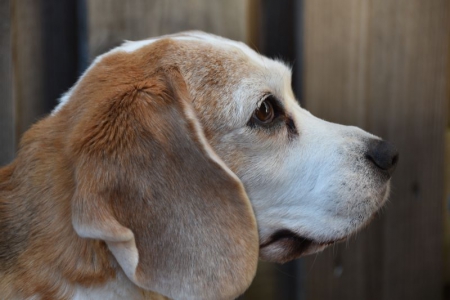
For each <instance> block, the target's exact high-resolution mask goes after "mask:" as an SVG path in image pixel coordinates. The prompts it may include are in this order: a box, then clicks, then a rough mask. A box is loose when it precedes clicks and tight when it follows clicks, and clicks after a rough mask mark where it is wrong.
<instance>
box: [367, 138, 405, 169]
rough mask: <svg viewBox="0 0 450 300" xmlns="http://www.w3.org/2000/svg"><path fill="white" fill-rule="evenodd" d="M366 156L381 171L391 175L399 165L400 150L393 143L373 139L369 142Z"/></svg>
mask: <svg viewBox="0 0 450 300" xmlns="http://www.w3.org/2000/svg"><path fill="white" fill-rule="evenodd" d="M365 157H366V158H367V159H368V160H369V161H370V162H371V163H372V164H373V165H374V166H375V167H376V168H377V169H378V170H380V171H381V172H383V173H384V174H387V175H388V176H391V175H392V173H393V172H394V170H395V167H396V166H397V162H398V151H397V149H396V148H395V146H394V145H392V144H391V143H389V142H387V141H384V140H379V139H371V140H370V141H369V142H368V143H367V150H366V153H365Z"/></svg>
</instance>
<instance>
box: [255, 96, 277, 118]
mask: <svg viewBox="0 0 450 300" xmlns="http://www.w3.org/2000/svg"><path fill="white" fill-rule="evenodd" d="M269 98H270V97H269ZM274 116H275V113H274V109H273V105H272V103H271V102H270V99H266V100H264V101H263V103H261V105H260V106H259V107H258V108H257V109H256V110H255V112H254V113H253V117H254V118H256V119H258V121H260V122H261V123H263V124H267V123H270V122H272V121H273V118H274Z"/></svg>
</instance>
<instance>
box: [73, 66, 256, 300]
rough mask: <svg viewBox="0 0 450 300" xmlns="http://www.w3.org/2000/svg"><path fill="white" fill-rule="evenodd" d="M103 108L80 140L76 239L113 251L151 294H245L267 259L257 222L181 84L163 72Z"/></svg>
mask: <svg viewBox="0 0 450 300" xmlns="http://www.w3.org/2000/svg"><path fill="white" fill-rule="evenodd" d="M102 103H103V104H101V105H100V104H98V105H96V109H95V112H92V113H90V115H86V116H83V118H82V121H81V122H80V123H79V125H78V126H77V127H76V130H75V131H76V132H77V135H76V136H75V137H74V138H73V139H72V147H74V151H76V153H78V158H77V161H76V166H75V168H76V170H75V179H76V190H75V194H74V198H73V203H72V210H73V211H72V218H73V225H74V228H75V230H76V232H77V233H78V234H79V235H80V236H82V237H86V238H93V239H100V240H103V241H105V242H106V244H107V245H108V247H109V249H110V250H111V252H112V253H113V255H114V256H115V258H116V259H117V261H118V263H119V264H120V266H121V267H122V269H123V271H124V272H125V273H126V275H127V276H128V277H129V278H130V279H131V280H132V281H133V282H134V283H135V284H137V285H138V286H140V287H142V288H144V289H148V290H152V291H155V292H158V293H161V294H163V295H165V296H168V297H171V298H176V299H230V298H234V297H237V296H238V295H240V294H241V293H243V292H244V291H245V289H246V288H247V287H248V286H249V285H250V283H251V280H252V279H253V276H254V274H255V271H256V265H257V259H258V247H259V242H258V233H257V227H256V221H255V217H254V215H253V211H252V208H251V204H250V201H249V199H248V198H247V195H246V193H245V190H244V188H243V185H242V183H241V182H240V180H239V179H238V178H237V177H236V175H235V174H233V173H232V172H231V171H230V170H229V169H228V167H227V166H225V165H224V163H223V162H222V161H221V160H220V158H219V157H218V156H217V155H216V154H215V153H214V151H213V150H212V149H211V147H210V146H209V144H208V142H207V141H206V139H205V137H204V135H203V133H202V130H201V127H200V125H199V122H198V121H197V120H196V117H195V114H194V112H193V110H192V109H191V107H190V99H189V93H188V91H187V89H186V86H185V83H184V80H183V78H182V77H181V74H180V73H179V72H178V71H177V70H174V69H170V70H165V71H163V72H161V71H160V72H157V73H156V74H154V75H152V76H151V78H150V79H145V80H144V81H142V82H139V83H133V85H132V87H131V85H130V88H129V89H127V90H124V91H123V92H121V93H120V95H119V96H117V97H114V99H108V101H103V102H102ZM86 114H87V113H86Z"/></svg>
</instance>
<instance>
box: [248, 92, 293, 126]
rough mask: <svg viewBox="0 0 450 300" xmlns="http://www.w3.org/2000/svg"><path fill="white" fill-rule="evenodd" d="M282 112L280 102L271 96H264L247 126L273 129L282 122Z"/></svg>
mask: <svg viewBox="0 0 450 300" xmlns="http://www.w3.org/2000/svg"><path fill="white" fill-rule="evenodd" d="M283 116H284V110H283V105H282V104H281V103H280V101H279V100H278V99H277V98H275V97H274V96H272V95H268V96H266V97H265V98H264V99H263V100H262V102H261V104H260V105H259V107H258V108H257V109H255V111H254V112H253V114H252V116H251V118H250V120H249V121H248V123H247V125H248V126H250V127H252V128H254V127H263V128H267V129H269V128H272V129H273V128H274V126H275V125H277V124H281V123H282V121H283Z"/></svg>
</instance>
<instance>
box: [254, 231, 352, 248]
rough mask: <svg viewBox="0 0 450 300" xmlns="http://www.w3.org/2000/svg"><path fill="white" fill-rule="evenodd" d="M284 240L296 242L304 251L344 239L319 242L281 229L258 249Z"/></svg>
mask: <svg viewBox="0 0 450 300" xmlns="http://www.w3.org/2000/svg"><path fill="white" fill-rule="evenodd" d="M286 239H287V240H292V241H294V242H297V243H298V244H299V245H302V248H304V249H305V250H306V249H307V248H311V247H315V248H316V247H320V248H321V247H322V246H325V247H326V246H330V245H332V244H334V243H337V242H341V241H344V240H345V239H346V237H343V238H337V239H333V240H322V241H320V240H316V239H312V238H308V237H304V236H302V235H300V234H297V233H295V232H293V231H291V230H289V229H281V230H277V231H276V232H275V233H273V234H272V235H271V236H270V237H269V238H268V239H267V240H266V241H264V242H262V243H261V245H260V246H259V248H260V249H263V248H265V247H267V246H270V245H272V244H274V243H277V242H279V241H281V240H286Z"/></svg>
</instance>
